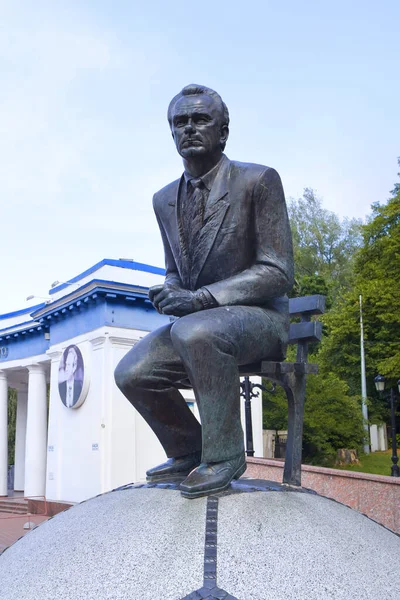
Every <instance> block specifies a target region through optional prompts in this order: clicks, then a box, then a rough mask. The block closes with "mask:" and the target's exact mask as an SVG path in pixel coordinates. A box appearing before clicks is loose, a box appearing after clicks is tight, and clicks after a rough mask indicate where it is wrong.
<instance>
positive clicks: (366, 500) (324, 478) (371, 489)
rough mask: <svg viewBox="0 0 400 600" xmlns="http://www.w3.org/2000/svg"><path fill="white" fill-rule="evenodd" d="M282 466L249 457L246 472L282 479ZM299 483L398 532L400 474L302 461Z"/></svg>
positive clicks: (282, 463)
mask: <svg viewBox="0 0 400 600" xmlns="http://www.w3.org/2000/svg"><path fill="white" fill-rule="evenodd" d="M283 467H284V461H280V460H272V459H267V458H250V457H249V458H247V471H246V475H245V476H246V477H254V478H257V479H268V480H270V481H277V482H282V476H283ZM388 469H390V464H388ZM302 485H303V487H305V488H309V489H311V490H314V491H316V492H317V493H318V494H321V496H326V497H327V498H332V499H333V500H337V501H338V502H341V503H342V504H345V505H346V506H350V508H354V509H356V510H358V511H359V512H361V513H363V514H364V515H366V516H367V517H370V518H371V519H373V520H374V521H377V523H380V524H381V525H384V526H385V527H388V528H389V529H391V530H393V531H395V532H396V533H399V534H400V478H395V477H386V476H383V475H369V474H367V473H356V472H351V471H341V470H338V469H325V468H323V467H313V466H311V465H303V466H302Z"/></svg>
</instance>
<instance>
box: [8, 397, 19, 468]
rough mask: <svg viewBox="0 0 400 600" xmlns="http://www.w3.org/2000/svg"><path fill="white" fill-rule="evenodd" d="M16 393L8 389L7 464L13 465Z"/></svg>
mask: <svg viewBox="0 0 400 600" xmlns="http://www.w3.org/2000/svg"><path fill="white" fill-rule="evenodd" d="M16 419H17V392H16V391H15V390H13V389H11V388H8V464H9V465H13V464H14V451H15V424H16Z"/></svg>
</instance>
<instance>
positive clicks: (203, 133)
mask: <svg viewBox="0 0 400 600" xmlns="http://www.w3.org/2000/svg"><path fill="white" fill-rule="evenodd" d="M168 121H169V124H170V127H171V133H172V137H173V138H174V141H175V145H176V148H177V150H178V152H179V154H180V155H181V156H182V157H183V158H195V157H196V156H199V157H200V156H202V155H205V154H211V153H212V154H215V153H221V151H223V150H224V148H225V144H226V142H227V139H228V135H229V112H228V107H227V106H226V104H225V102H223V100H222V98H221V96H220V95H219V94H217V92H215V91H214V90H211V89H210V88H208V87H205V86H204V85H196V84H194V83H192V84H190V85H187V86H186V87H184V88H183V90H182V91H181V92H179V94H177V95H176V96H175V97H174V98H172V100H171V102H170V104H169V107H168Z"/></svg>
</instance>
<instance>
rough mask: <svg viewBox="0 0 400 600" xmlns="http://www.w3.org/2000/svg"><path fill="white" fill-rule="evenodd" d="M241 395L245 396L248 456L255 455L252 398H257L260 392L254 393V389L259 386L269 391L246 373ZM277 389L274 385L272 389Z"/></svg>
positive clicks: (263, 390) (264, 390)
mask: <svg viewBox="0 0 400 600" xmlns="http://www.w3.org/2000/svg"><path fill="white" fill-rule="evenodd" d="M240 388H241V390H242V391H241V392H240V396H241V397H242V398H244V416H245V423H246V454H247V456H254V443H253V420H252V417H251V399H252V398H257V397H258V394H259V392H258V391H257V392H256V393H254V391H253V390H254V389H255V388H258V389H259V390H261V391H262V392H266V391H268V390H267V388H266V387H265V386H264V385H262V384H260V383H253V382H252V381H250V377H248V376H247V375H246V377H244V378H243V381H241V382H240ZM274 390H275V386H273V388H272V390H271V392H272V391H274Z"/></svg>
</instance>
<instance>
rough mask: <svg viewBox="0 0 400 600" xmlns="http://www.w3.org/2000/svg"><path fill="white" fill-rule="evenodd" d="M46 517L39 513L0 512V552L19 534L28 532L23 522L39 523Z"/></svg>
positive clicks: (16, 538)
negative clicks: (15, 513) (12, 513)
mask: <svg viewBox="0 0 400 600" xmlns="http://www.w3.org/2000/svg"><path fill="white" fill-rule="evenodd" d="M47 519H48V517H43V516H40V515H11V514H9V513H3V512H0V554H1V553H2V552H3V550H5V549H6V548H7V547H8V546H11V544H13V543H14V542H16V541H17V540H18V539H19V538H20V537H21V536H23V535H25V534H27V533H28V531H29V529H24V524H25V523H27V522H28V521H30V522H32V523H35V525H40V523H43V521H47Z"/></svg>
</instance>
